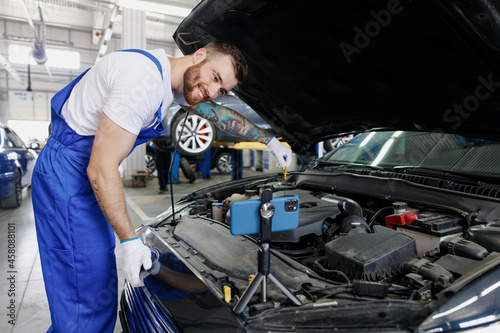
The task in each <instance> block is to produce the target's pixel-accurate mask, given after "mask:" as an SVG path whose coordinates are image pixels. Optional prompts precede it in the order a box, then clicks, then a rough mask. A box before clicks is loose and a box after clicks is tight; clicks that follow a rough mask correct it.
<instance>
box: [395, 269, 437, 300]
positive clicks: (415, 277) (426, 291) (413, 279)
mask: <svg viewBox="0 0 500 333" xmlns="http://www.w3.org/2000/svg"><path fill="white" fill-rule="evenodd" d="M401 284H403V285H407V286H410V287H412V288H414V289H415V292H414V296H413V295H412V297H413V298H412V299H418V300H425V299H430V298H431V297H432V282H431V281H428V280H424V278H423V277H422V275H419V274H415V273H408V274H406V275H405V276H404V277H403V279H402V280H401Z"/></svg>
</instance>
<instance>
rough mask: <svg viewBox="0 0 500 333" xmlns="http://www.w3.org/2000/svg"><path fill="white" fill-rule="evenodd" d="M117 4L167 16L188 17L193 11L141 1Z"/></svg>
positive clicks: (123, 0)
mask: <svg viewBox="0 0 500 333" xmlns="http://www.w3.org/2000/svg"><path fill="white" fill-rule="evenodd" d="M116 3H117V4H118V6H120V7H124V8H130V9H137V10H143V11H145V12H152V13H160V14H165V15H171V16H177V17H186V16H187V15H188V14H189V13H190V12H191V9H188V8H186V7H179V6H173V5H166V4H162V3H153V2H148V1H140V0H117V1H116Z"/></svg>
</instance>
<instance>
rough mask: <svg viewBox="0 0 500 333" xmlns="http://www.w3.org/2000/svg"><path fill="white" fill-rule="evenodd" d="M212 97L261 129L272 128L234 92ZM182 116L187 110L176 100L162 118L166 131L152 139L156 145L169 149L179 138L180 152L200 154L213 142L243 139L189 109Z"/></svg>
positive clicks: (183, 153) (189, 154) (185, 154)
mask: <svg viewBox="0 0 500 333" xmlns="http://www.w3.org/2000/svg"><path fill="white" fill-rule="evenodd" d="M214 101H215V102H216V103H219V104H221V105H224V106H227V107H229V108H231V109H233V110H236V111H237V112H238V113H240V114H241V115H243V116H244V117H246V118H247V119H249V120H250V121H251V122H253V123H254V124H256V125H257V126H259V127H260V128H262V129H265V130H268V129H270V128H271V127H270V126H269V125H268V124H267V123H266V122H265V121H264V120H263V119H262V118H261V117H260V116H259V115H258V114H257V113H255V112H254V111H253V110H252V109H251V108H250V107H249V106H248V105H247V104H246V103H244V102H243V101H242V100H240V99H239V98H238V97H237V96H235V95H233V94H227V95H222V96H219V97H217V98H216V99H215V100H214ZM185 117H186V112H185V111H184V110H183V109H182V107H181V106H179V105H177V104H174V105H172V106H171V107H170V108H169V109H168V112H167V115H166V116H165V117H164V118H163V120H162V123H163V125H164V126H165V131H164V132H163V133H162V134H161V136H159V137H158V138H156V139H155V140H154V144H155V147H156V148H158V149H163V150H166V151H170V150H172V149H173V145H174V144H175V143H176V142H177V141H179V148H178V149H179V152H180V153H181V154H182V155H184V156H200V155H203V153H205V152H206V151H207V150H208V149H209V148H210V147H212V146H213V145H214V143H217V142H219V143H226V142H230V143H234V142H239V141H242V139H241V138H239V137H235V136H233V135H231V134H229V133H227V132H225V131H222V130H220V129H219V128H218V127H216V126H215V125H214V124H212V123H211V122H210V121H208V120H206V119H204V118H202V117H199V116H197V115H196V114H193V113H191V114H189V115H188V116H187V118H185ZM184 119H186V122H185V123H186V124H185V125H184V130H183V135H181V136H180V133H181V130H182V129H183V127H182V124H183V123H184ZM179 137H180V138H181V139H180V140H178V138H179Z"/></svg>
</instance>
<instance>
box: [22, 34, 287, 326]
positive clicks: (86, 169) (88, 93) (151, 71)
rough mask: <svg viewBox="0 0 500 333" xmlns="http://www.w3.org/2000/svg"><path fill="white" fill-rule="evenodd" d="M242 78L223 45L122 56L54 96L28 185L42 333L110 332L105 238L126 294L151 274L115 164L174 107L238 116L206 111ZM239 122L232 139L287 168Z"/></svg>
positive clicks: (239, 61) (275, 148)
mask: <svg viewBox="0 0 500 333" xmlns="http://www.w3.org/2000/svg"><path fill="white" fill-rule="evenodd" d="M246 72H247V65H246V61H245V59H244V58H243V56H242V55H241V53H240V52H239V50H238V49H237V48H236V47H235V46H233V45H232V44H228V43H224V42H213V43H210V44H208V45H207V46H205V47H204V48H201V49H199V50H197V51H196V52H195V53H193V54H191V55H189V56H184V57H179V58H171V57H167V55H166V54H165V52H164V51H163V50H153V51H150V52H146V51H143V50H124V51H119V52H113V53H111V54H109V55H107V56H105V57H104V58H103V59H102V60H101V61H100V62H99V63H98V64H97V65H95V66H94V67H93V68H91V69H90V70H87V71H86V72H84V73H82V74H81V75H80V76H79V77H78V78H76V79H75V80H74V81H73V82H71V83H70V84H69V85H68V86H66V87H65V88H64V89H62V90H61V91H60V92H59V93H57V94H56V95H55V96H54V98H53V99H52V102H51V106H52V135H51V137H50V138H49V140H48V141H47V144H46V146H45V147H44V149H43V150H42V152H41V153H40V155H39V158H38V160H37V164H36V167H35V171H34V174H33V180H32V196H33V209H34V213H35V221H36V229H37V237H38V244H39V248H40V259H41V262H42V269H43V275H44V281H45V288H46V292H47V298H48V301H49V306H50V311H51V320H52V326H51V327H50V328H49V330H48V332H65V333H66V332H92V333H94V332H100V333H104V332H113V329H114V325H115V321H116V309H117V273H116V259H115V254H114V247H115V236H114V233H113V231H114V232H116V234H117V235H118V237H119V238H120V241H121V243H122V248H123V253H124V261H123V273H124V275H125V277H126V279H127V280H128V281H129V282H130V283H131V284H132V285H133V286H141V285H143V283H142V280H141V279H140V277H139V272H140V270H141V269H146V270H147V269H149V268H150V267H151V257H150V251H149V248H148V247H146V246H145V245H144V244H143V243H142V242H141V240H140V239H139V238H138V237H137V234H136V232H135V230H134V227H133V226H132V223H131V220H130V218H129V216H128V213H127V209H126V203H125V195H124V192H123V185H122V180H121V178H120V175H119V173H118V165H119V164H120V163H121V162H122V161H123V159H124V158H125V157H127V155H128V154H129V153H130V152H131V151H132V150H133V149H134V147H135V146H137V145H138V144H141V143H144V142H147V141H149V140H151V139H153V138H155V137H156V136H158V135H159V134H160V133H161V132H162V131H163V130H164V128H163V126H162V124H161V118H162V115H164V114H165V110H166V109H167V108H168V106H169V105H170V104H171V103H172V102H174V101H175V102H177V103H179V104H186V105H191V106H192V111H193V112H197V113H198V114H199V115H201V116H204V117H207V118H209V119H212V121H214V122H215V124H216V125H217V126H219V127H221V128H222V127H225V124H227V123H228V122H230V120H231V119H234V118H235V117H236V116H237V114H236V113H235V112H234V111H233V110H229V109H226V108H223V107H220V106H216V105H212V104H209V103H206V102H208V101H210V100H212V99H214V98H216V97H217V96H218V95H220V94H225V93H227V92H228V91H230V90H231V89H232V88H233V87H235V86H236V84H237V83H238V82H241V81H242V80H243V79H244V77H245V75H246ZM231 121H232V120H231ZM238 122H239V123H240V124H241V125H240V126H238V127H239V129H238V133H239V134H240V135H242V136H245V137H247V138H253V139H254V140H258V141H260V142H263V143H266V142H267V144H268V146H269V147H270V148H271V151H272V152H273V153H274V154H275V155H277V156H278V159H279V161H280V164H281V165H282V167H285V166H286V165H288V164H289V162H290V160H291V156H290V155H291V151H290V149H289V148H286V147H285V146H283V145H282V144H281V143H279V141H278V140H276V138H274V137H272V136H270V135H269V134H268V133H266V132H264V131H261V130H260V129H258V128H256V127H255V126H254V125H253V124H252V123H250V122H249V121H248V120H246V119H245V118H242V117H239V118H238ZM230 128H232V127H228V129H227V130H229V131H230V130H231V129H230ZM242 128H243V129H242Z"/></svg>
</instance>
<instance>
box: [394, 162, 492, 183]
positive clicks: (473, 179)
mask: <svg viewBox="0 0 500 333" xmlns="http://www.w3.org/2000/svg"><path fill="white" fill-rule="evenodd" d="M393 170H394V171H396V172H404V173H411V174H418V175H422V176H434V177H439V178H443V177H444V176H446V179H447V180H453V181H457V182H461V183H467V184H470V185H480V184H479V183H480V182H486V183H494V184H500V178H499V177H496V176H489V175H482V174H477V173H472V172H466V171H456V170H440V169H433V168H427V167H422V166H395V167H394V168H393Z"/></svg>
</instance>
